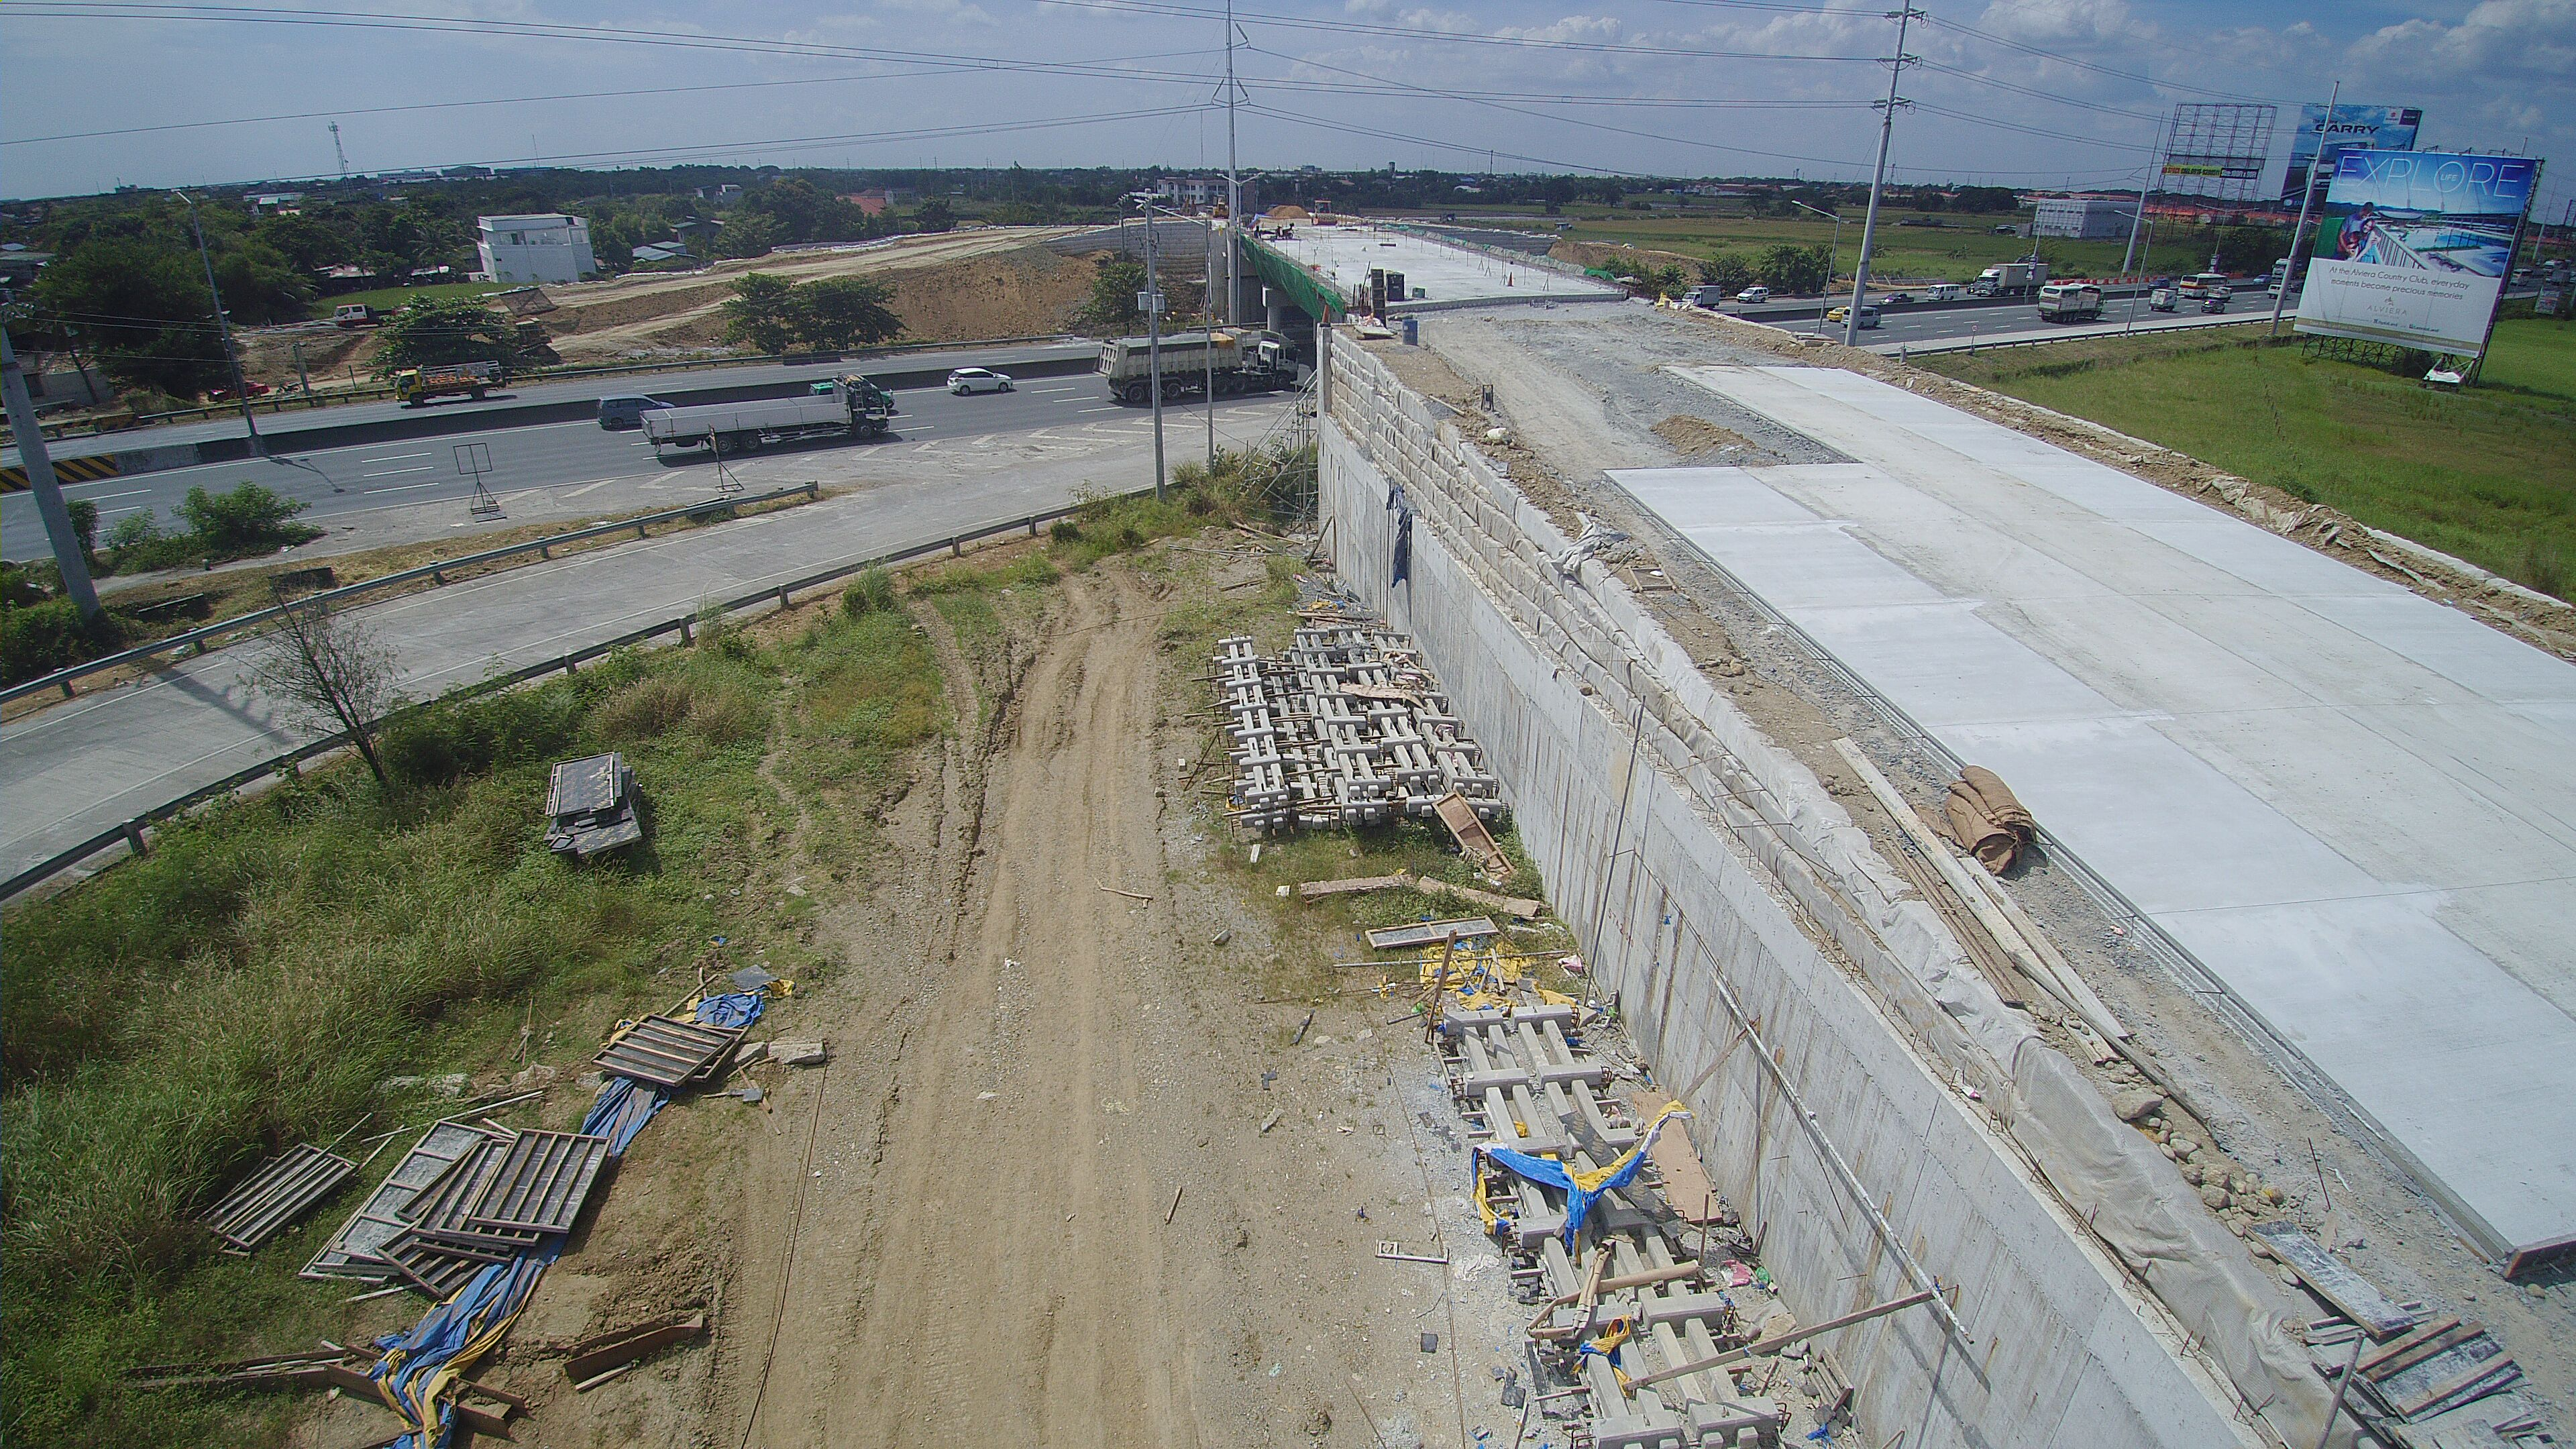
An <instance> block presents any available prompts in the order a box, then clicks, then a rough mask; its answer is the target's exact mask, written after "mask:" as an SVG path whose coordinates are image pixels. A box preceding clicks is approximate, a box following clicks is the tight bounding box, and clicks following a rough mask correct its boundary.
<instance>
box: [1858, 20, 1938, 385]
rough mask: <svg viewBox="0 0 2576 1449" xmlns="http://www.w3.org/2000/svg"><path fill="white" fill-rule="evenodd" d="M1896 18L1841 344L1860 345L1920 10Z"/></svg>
mask: <svg viewBox="0 0 2576 1449" xmlns="http://www.w3.org/2000/svg"><path fill="white" fill-rule="evenodd" d="M1892 18H1893V19H1894V20H1895V21H1896V59H1895V61H1894V62H1893V63H1892V64H1890V66H1889V67H1888V74H1887V103H1886V104H1887V111H1886V114H1884V115H1882V116H1880V117H1879V120H1878V170H1877V171H1876V172H1875V173H1874V174H1872V175H1871V177H1870V179H1869V214H1868V216H1867V217H1866V218H1864V219H1863V220H1862V222H1861V224H1860V260H1859V261H1858V262H1855V263H1853V265H1852V299H1851V310H1850V311H1848V312H1845V313H1844V314H1843V345H1844V346H1845V347H1858V346H1859V345H1860V307H1861V297H1862V295H1863V294H1864V293H1865V292H1867V291H1868V289H1869V243H1870V239H1871V238H1872V237H1875V236H1876V235H1878V193H1879V189H1880V188H1881V187H1883V186H1885V185H1886V184H1887V147H1888V143H1889V142H1890V141H1893V140H1894V139H1895V138H1896V108H1897V107H1898V106H1901V105H1904V104H1905V102H1903V101H1900V100H1898V99H1897V98H1896V82H1897V81H1898V79H1900V78H1901V77H1903V76H1904V74H1905V61H1906V55H1905V27H1906V26H1907V25H1908V24H1910V23H1912V22H1914V21H1916V20H1919V19H1921V18H1923V12H1922V11H1920V10H1917V9H1915V8H1914V7H1913V5H1911V4H1910V3H1909V4H1906V5H1905V6H1904V8H1902V9H1900V10H1898V11H1897V12H1896V14H1895V15H1894V16H1893V17H1892Z"/></svg>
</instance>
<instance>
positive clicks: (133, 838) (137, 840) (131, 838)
mask: <svg viewBox="0 0 2576 1449" xmlns="http://www.w3.org/2000/svg"><path fill="white" fill-rule="evenodd" d="M125 843H126V844H128V845H130V846H132V847H134V853H135V854H136V855H138V856H142V855H149V854H151V853H152V850H151V847H150V846H147V845H145V844H144V843H143V822H142V821H141V820H140V819H136V820H128V821H126V822H125Z"/></svg>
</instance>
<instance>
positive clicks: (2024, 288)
mask: <svg viewBox="0 0 2576 1449" xmlns="http://www.w3.org/2000/svg"><path fill="white" fill-rule="evenodd" d="M2047 280H2048V263H2046V262H2043V261H2041V260H2039V259H2038V258H2037V257H2025V258H2023V259H2022V260H2020V261H2017V262H2005V263H2003V264H2001V265H2000V266H1992V267H1988V268H1986V269H1985V270H1984V271H1982V272H1979V273H1977V279H1976V280H1975V281H1973V282H1970V283H1969V284H1968V292H1969V294H1970V295H1972V296H1978V297H2022V296H2028V295H2029V294H2030V293H2032V292H2036V291H2038V290H2039V289H2040V287H2041V285H2042V284H2044V283H2045V282H2047Z"/></svg>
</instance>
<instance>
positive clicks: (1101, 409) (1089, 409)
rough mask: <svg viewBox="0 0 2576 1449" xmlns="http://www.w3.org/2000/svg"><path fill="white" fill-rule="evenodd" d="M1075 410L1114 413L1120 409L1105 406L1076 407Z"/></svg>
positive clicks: (1078, 411) (1079, 411)
mask: <svg viewBox="0 0 2576 1449" xmlns="http://www.w3.org/2000/svg"><path fill="white" fill-rule="evenodd" d="M1074 411H1075V412H1077V413H1114V412H1117V411H1118V409H1117V408H1114V407H1105V408H1076V409H1074Z"/></svg>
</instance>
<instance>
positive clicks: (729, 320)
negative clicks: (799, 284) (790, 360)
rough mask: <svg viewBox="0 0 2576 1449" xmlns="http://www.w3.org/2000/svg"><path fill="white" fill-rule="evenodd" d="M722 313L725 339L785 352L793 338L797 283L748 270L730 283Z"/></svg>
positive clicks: (765, 351)
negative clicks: (737, 279) (730, 287)
mask: <svg viewBox="0 0 2576 1449" xmlns="http://www.w3.org/2000/svg"><path fill="white" fill-rule="evenodd" d="M724 314H725V336H726V337H727V338H729V339H731V340H732V341H735V342H747V343H749V344H751V347H752V350H754V351H756V352H760V353H763V354H766V355H771V356H775V355H776V354H778V353H781V352H785V351H786V350H787V349H788V347H789V346H790V345H791V344H792V343H794V342H795V340H796V332H797V321H798V318H797V315H796V314H797V299H796V284H795V283H793V282H790V281H788V280H787V279H786V278H784V277H774V276H771V275H770V274H769V273H767V272H751V273H747V274H745V275H744V276H743V278H742V279H741V280H740V281H737V282H735V283H734V284H733V296H732V297H730V298H728V299H727V300H726V302H725V304H724Z"/></svg>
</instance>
